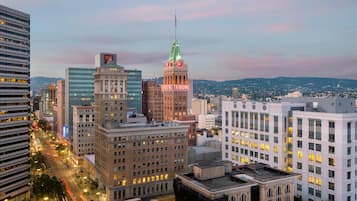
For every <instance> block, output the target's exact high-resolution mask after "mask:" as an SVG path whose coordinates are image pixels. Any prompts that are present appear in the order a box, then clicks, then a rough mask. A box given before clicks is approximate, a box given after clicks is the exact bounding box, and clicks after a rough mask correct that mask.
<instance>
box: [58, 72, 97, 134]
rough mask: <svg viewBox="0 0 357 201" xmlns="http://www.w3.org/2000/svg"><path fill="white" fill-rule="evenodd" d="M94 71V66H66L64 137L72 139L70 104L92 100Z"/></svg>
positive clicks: (91, 102) (86, 103) (89, 103)
mask: <svg viewBox="0 0 357 201" xmlns="http://www.w3.org/2000/svg"><path fill="white" fill-rule="evenodd" d="M94 72H95V68H73V67H70V68H66V74H65V128H64V130H65V132H64V137H65V138H68V139H72V132H73V130H72V126H73V110H72V106H73V105H91V104H93V102H94V76H93V73H94ZM67 131H68V132H67Z"/></svg>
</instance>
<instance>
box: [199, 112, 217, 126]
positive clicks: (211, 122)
mask: <svg viewBox="0 0 357 201" xmlns="http://www.w3.org/2000/svg"><path fill="white" fill-rule="evenodd" d="M216 116H217V115H214V114H200V115H198V128H200V129H202V128H205V129H211V128H214V127H215V126H216Z"/></svg>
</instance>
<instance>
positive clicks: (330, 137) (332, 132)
mask: <svg viewBox="0 0 357 201" xmlns="http://www.w3.org/2000/svg"><path fill="white" fill-rule="evenodd" d="M328 125H329V135H328V141H329V142H335V122H333V121H329V122H328Z"/></svg>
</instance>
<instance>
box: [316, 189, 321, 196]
mask: <svg viewBox="0 0 357 201" xmlns="http://www.w3.org/2000/svg"><path fill="white" fill-rule="evenodd" d="M315 196H316V197H318V198H321V191H320V190H317V189H316V190H315Z"/></svg>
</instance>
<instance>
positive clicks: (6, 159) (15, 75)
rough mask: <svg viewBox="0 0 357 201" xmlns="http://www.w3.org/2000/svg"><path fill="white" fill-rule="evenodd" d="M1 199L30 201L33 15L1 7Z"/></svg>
mask: <svg viewBox="0 0 357 201" xmlns="http://www.w3.org/2000/svg"><path fill="white" fill-rule="evenodd" d="M0 46H1V48H0V70H1V77H0V94H1V96H0V104H1V108H2V109H1V112H0V118H1V122H0V128H1V129H0V130H1V131H0V136H1V137H0V138H1V139H0V200H30V196H29V190H30V186H29V182H30V153H29V152H30V147H29V141H30V134H29V123H30V121H29V120H30V119H29V118H30V113H29V112H30V15H29V14H26V13H23V12H20V11H17V10H14V9H11V8H8V7H5V6H2V5H0Z"/></svg>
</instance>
